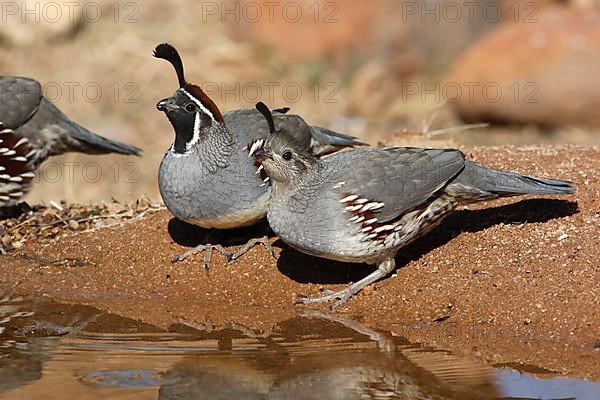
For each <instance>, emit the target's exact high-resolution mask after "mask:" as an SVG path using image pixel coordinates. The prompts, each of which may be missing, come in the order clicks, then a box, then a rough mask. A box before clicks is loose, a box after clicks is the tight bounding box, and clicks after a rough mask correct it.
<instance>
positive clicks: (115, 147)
mask: <svg viewBox="0 0 600 400" xmlns="http://www.w3.org/2000/svg"><path fill="white" fill-rule="evenodd" d="M34 118H35V119H39V120H40V121H45V120H48V121H56V123H57V124H58V125H59V126H60V127H61V128H62V129H64V130H65V131H66V132H67V133H68V135H69V136H70V137H71V138H72V139H74V140H72V141H69V143H68V147H69V150H71V151H79V152H82V153H87V154H107V153H118V154H125V155H139V154H140V152H141V149H139V148H138V147H135V146H131V145H128V144H125V143H121V142H118V141H116V140H110V139H107V138H105V137H103V136H100V135H98V134H95V133H94V132H92V131H90V130H88V129H86V128H84V127H83V126H81V125H79V124H78V123H76V122H74V121H72V120H70V119H69V117H67V116H66V115H65V114H64V113H63V112H62V111H60V110H59V109H58V108H57V107H56V106H54V104H52V103H51V102H50V101H49V100H47V99H46V98H42V101H41V104H40V109H39V111H38V113H37V114H36V116H35V117H34ZM44 118H45V119H44ZM32 122H33V121H32ZM40 123H41V122H40Z"/></svg>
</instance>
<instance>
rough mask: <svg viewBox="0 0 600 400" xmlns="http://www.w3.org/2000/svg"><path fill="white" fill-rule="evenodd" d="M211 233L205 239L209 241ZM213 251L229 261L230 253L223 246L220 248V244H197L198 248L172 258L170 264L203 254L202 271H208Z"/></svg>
mask: <svg viewBox="0 0 600 400" xmlns="http://www.w3.org/2000/svg"><path fill="white" fill-rule="evenodd" d="M213 233H214V231H211V232H210V233H209V234H208V235H207V236H206V239H210V237H211V236H212V235H213ZM213 250H216V251H218V252H219V253H221V254H223V255H224V256H225V258H226V259H227V262H229V260H230V259H231V252H229V251H227V250H225V248H224V247H223V246H221V245H220V244H210V243H207V244H199V245H198V246H196V247H194V248H193V249H190V250H188V251H186V252H185V253H183V254H180V255H178V256H175V257H173V259H172V260H171V262H174V263H176V262H179V261H183V260H185V259H186V258H188V257H190V256H193V255H194V254H198V253H202V252H204V269H205V270H207V271H208V268H209V266H210V261H211V259H212V252H213Z"/></svg>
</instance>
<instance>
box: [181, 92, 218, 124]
mask: <svg viewBox="0 0 600 400" xmlns="http://www.w3.org/2000/svg"><path fill="white" fill-rule="evenodd" d="M179 90H181V91H182V92H183V94H185V95H186V96H187V97H189V98H190V100H191V101H193V102H194V103H196V105H197V106H198V107H199V108H200V110H202V112H203V113H205V114H206V115H208V116H209V117H210V119H212V120H213V122H217V120H216V119H215V116H214V115H213V113H211V112H210V111H209V109H208V108H206V107H205V106H204V104H202V102H201V101H200V100H198V99H197V98H195V97H194V96H192V95H191V93H190V92H188V91H187V90H185V89H184V88H181V89H179Z"/></svg>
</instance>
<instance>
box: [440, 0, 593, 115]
mask: <svg viewBox="0 0 600 400" xmlns="http://www.w3.org/2000/svg"><path fill="white" fill-rule="evenodd" d="M533 18H534V20H531V21H529V23H528V21H520V22H519V23H516V24H515V23H506V24H504V25H502V26H501V27H499V28H498V29H497V30H495V31H494V32H492V33H490V34H489V35H487V36H486V37H484V38H483V39H481V40H480V41H479V42H477V43H475V44H474V45H473V46H471V47H470V48H469V49H468V50H467V51H466V52H465V53H464V54H463V55H462V56H460V57H459V58H458V61H457V62H456V63H455V64H454V66H453V68H452V69H451V71H450V72H449V74H448V75H447V76H446V79H445V83H444V87H446V88H448V90H447V91H446V92H447V93H448V94H449V96H448V97H450V98H451V99H452V100H451V102H453V103H454V107H455V109H456V110H457V111H458V113H459V114H460V115H461V117H463V118H464V119H465V120H467V121H496V122H502V123H522V124H526V123H534V124H540V125H545V126H561V125H570V124H581V125H598V124H600V113H598V109H600V93H599V92H598V87H599V86H600V74H598V71H600V10H599V9H598V8H585V9H578V8H568V7H561V6H547V7H544V8H542V9H541V10H540V11H539V12H538V13H537V14H535V15H534V16H533Z"/></svg>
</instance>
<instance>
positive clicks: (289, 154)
mask: <svg viewBox="0 0 600 400" xmlns="http://www.w3.org/2000/svg"><path fill="white" fill-rule="evenodd" d="M282 157H283V159H284V160H285V161H290V160H291V159H292V152H291V151H289V150H288V151H286V152H285V153H283V155H282Z"/></svg>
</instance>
